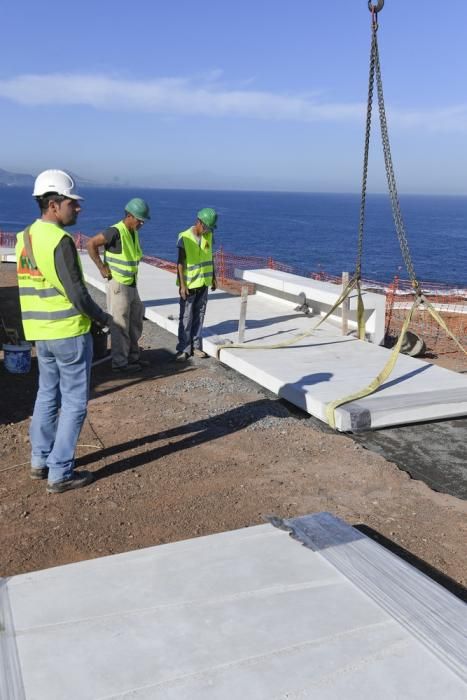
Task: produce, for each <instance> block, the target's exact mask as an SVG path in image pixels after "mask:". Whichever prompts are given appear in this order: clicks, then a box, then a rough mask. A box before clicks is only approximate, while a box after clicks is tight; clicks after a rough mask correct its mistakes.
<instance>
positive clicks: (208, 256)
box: [175, 208, 217, 362]
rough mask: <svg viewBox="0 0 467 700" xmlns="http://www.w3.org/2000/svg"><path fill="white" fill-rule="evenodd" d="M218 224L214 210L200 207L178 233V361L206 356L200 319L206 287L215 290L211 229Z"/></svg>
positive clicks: (206, 294)
mask: <svg viewBox="0 0 467 700" xmlns="http://www.w3.org/2000/svg"><path fill="white" fill-rule="evenodd" d="M216 224H217V214H216V212H215V210H214V209H210V208H205V209H201V210H200V211H199V212H198V214H197V219H196V223H195V224H194V225H193V226H190V228H189V229H187V230H186V231H182V232H181V233H180V234H179V236H178V241H177V248H178V261H177V284H178V285H179V295H180V319H179V324H178V344H177V355H176V357H175V359H176V361H177V362H186V360H188V358H189V357H190V356H191V355H195V356H196V357H207V353H205V352H204V350H203V339H202V332H203V322H204V314H205V312H206V304H207V301H208V289H209V286H210V287H211V289H212V291H214V290H215V289H216V286H217V285H216V275H215V270H214V260H213V250H212V245H213V231H214V229H215V228H216Z"/></svg>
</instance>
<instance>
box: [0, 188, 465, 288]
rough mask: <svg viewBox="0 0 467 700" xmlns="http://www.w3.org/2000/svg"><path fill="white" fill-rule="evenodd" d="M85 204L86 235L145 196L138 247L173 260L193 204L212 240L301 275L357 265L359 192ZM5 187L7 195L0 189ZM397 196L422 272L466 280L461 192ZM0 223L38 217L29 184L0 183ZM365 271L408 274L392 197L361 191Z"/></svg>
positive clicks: (150, 195) (88, 198) (441, 279)
mask: <svg viewBox="0 0 467 700" xmlns="http://www.w3.org/2000/svg"><path fill="white" fill-rule="evenodd" d="M80 190H81V192H82V194H83V196H84V198H85V199H84V202H83V210H82V212H81V213H80V216H79V219H78V222H77V224H76V226H74V227H73V229H70V231H72V232H78V231H79V232H82V233H84V234H86V235H88V236H92V235H95V234H96V233H97V232H99V231H101V230H103V229H105V228H107V227H109V226H111V225H113V224H114V223H116V222H117V221H118V220H120V219H121V217H122V215H123V209H124V206H125V204H126V202H127V201H128V199H131V197H134V196H141V197H143V198H146V199H147V200H148V203H149V205H150V207H151V210H152V218H151V220H150V221H148V222H147V223H146V224H145V226H144V227H143V229H142V231H141V241H142V246H143V251H144V253H145V254H147V255H153V256H156V257H160V258H165V259H167V260H175V257H176V239H177V235H178V233H179V232H180V231H182V230H184V229H186V228H188V227H189V226H190V225H191V224H192V223H193V222H194V220H195V218H196V212H197V211H198V210H199V209H200V208H202V207H204V206H212V207H214V208H215V209H216V210H217V211H218V213H219V226H218V229H217V230H216V236H215V242H216V246H217V247H219V246H222V247H223V248H224V249H225V250H226V251H228V252H230V253H233V254H236V255H240V256H245V257H248V256H257V257H263V258H268V257H271V258H273V259H275V260H277V261H280V262H282V263H285V264H288V265H291V266H293V267H294V268H295V269H296V270H297V273H298V274H309V273H310V272H318V271H325V272H327V273H329V274H333V275H340V274H341V273H342V272H343V271H349V272H351V271H352V270H353V269H354V267H355V258H356V249H357V235H358V224H359V212H360V194H359V193H356V192H346V193H333V192H326V193H323V192H284V191H280V192H279V191H262V190H223V189H220V190H217V189H216V190H213V189H191V188H179V189H173V188H160V187H151V188H143V187H125V186H120V185H116V186H110V187H105V186H98V187H95V186H91V187H90V186H83V187H80ZM6 192H8V193H9V196H8V197H4V196H3V197H2V194H5V193H6ZM399 199H400V205H401V211H402V217H403V221H404V226H405V231H406V235H407V240H408V242H409V248H410V250H411V254H412V259H413V264H414V267H415V272H416V274H417V276H418V278H419V280H420V281H424V282H431V283H440V284H449V285H456V286H461V287H464V286H467V195H465V196H464V195H445V194H441V195H430V194H401V195H400V198H399ZM0 202H1V206H0V230H2V231H12V232H15V231H20V230H21V229H22V228H24V227H25V226H26V225H27V224H29V223H31V221H33V220H34V219H35V218H37V216H38V208H37V204H36V202H35V201H34V198H33V197H32V195H31V188H29V187H24V186H7V187H2V188H1V189H0ZM362 275H363V277H365V278H369V279H374V280H377V281H381V282H390V281H391V280H392V279H393V278H394V276H396V275H397V276H400V277H401V278H403V279H406V278H407V276H408V275H407V273H406V271H405V267H404V262H403V259H402V255H401V253H400V249H399V243H398V240H397V235H396V231H395V227H394V222H393V217H392V211H391V204H390V200H389V196H388V195H387V194H384V193H369V194H368V195H367V202H366V212H365V238H364V256H363V266H362Z"/></svg>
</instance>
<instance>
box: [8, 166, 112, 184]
mask: <svg viewBox="0 0 467 700" xmlns="http://www.w3.org/2000/svg"><path fill="white" fill-rule="evenodd" d="M68 172H69V173H70V175H71V177H72V178H73V180H74V181H75V183H76V185H78V186H79V185H81V187H101V185H100V183H98V182H94V181H93V180H88V179H87V178H84V177H80V176H79V175H76V173H72V172H71V171H68ZM34 180H35V177H34V176H33V175H27V174H23V173H12V172H10V171H9V170H3V168H0V187H32V186H33V185H34Z"/></svg>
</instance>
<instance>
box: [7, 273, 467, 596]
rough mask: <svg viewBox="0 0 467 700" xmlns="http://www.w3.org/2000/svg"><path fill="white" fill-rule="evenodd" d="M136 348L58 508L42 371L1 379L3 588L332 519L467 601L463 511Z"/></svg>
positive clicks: (106, 386) (255, 396)
mask: <svg viewBox="0 0 467 700" xmlns="http://www.w3.org/2000/svg"><path fill="white" fill-rule="evenodd" d="M9 267H10V266H8V265H2V266H0V287H1V290H2V295H1V297H0V299H1V301H0V307H1V313H2V315H5V316H6V317H7V319H8V323H9V325H11V324H13V323H15V318H16V322H17V314H18V310H17V292H16V290H15V289H14V285H15V275H14V269H13V270H12V269H8V268H9ZM93 294H94V295H95V296H96V298H100V299H102V298H103V297H102V296H100V295H99V293H97V292H93ZM15 304H16V306H15ZM15 314H16V317H15ZM142 347H143V353H144V356H145V357H146V358H147V359H148V360H149V361H150V363H151V365H150V367H148V368H145V370H144V371H143V372H142V373H141V374H139V375H132V376H128V377H125V376H123V375H114V374H112V372H111V370H110V363H109V362H104V363H102V364H99V365H98V366H96V367H95V368H94V370H93V378H92V394H91V400H90V402H89V412H88V418H87V420H86V423H85V426H84V429H83V432H82V434H81V437H80V441H79V445H80V446H79V447H78V452H77V454H78V459H77V468H78V469H80V468H86V469H90V470H91V471H93V472H94V475H95V479H96V481H95V483H94V484H92V485H90V486H89V487H87V488H86V489H80V490H79V491H75V492H69V493H65V494H62V495H50V494H47V493H46V491H45V485H44V483H43V482H36V481H31V480H30V478H29V472H28V465H29V445H28V425H29V417H30V415H31V411H32V406H33V402H34V398H35V393H36V390H37V367H36V364H35V361H34V362H33V367H32V370H31V373H30V374H29V375H11V374H8V373H7V372H5V370H4V369H3V367H1V368H0V383H1V387H2V398H3V403H2V405H1V408H0V532H1V538H2V547H1V549H0V575H3V576H11V575H14V574H17V573H20V572H25V571H31V570H36V569H41V568H46V567H50V566H56V565H59V564H65V563H68V562H72V561H78V560H82V559H88V558H93V557H99V556H103V555H105V554H113V553H116V552H123V551H128V550H132V549H137V548H141V547H147V546H152V545H156V544H160V543H163V542H171V541H176V540H181V539H187V538H191V537H196V536H198V535H207V534H211V533H214V532H220V531H225V530H232V529H236V528H242V527H248V526H250V525H254V524H258V523H262V522H264V517H265V516H266V515H268V514H275V515H277V516H279V517H283V518H284V517H294V516H298V515H303V514H306V513H313V512H319V511H329V512H332V513H334V514H335V515H337V516H339V517H341V518H343V519H344V520H346V521H347V522H348V523H350V524H352V525H355V526H358V527H359V528H360V529H362V531H364V532H366V533H367V534H369V535H370V536H372V537H374V538H375V539H376V540H378V541H379V542H381V543H384V544H385V545H386V546H388V547H390V548H391V549H393V551H396V552H397V553H398V554H400V555H401V556H403V557H405V558H406V559H408V560H409V561H411V562H412V563H413V564H415V565H416V566H418V567H419V568H421V569H422V570H424V571H425V572H426V573H428V574H429V575H432V576H433V577H434V578H436V579H437V580H439V581H440V582H441V583H443V584H444V585H446V586H448V587H449V588H450V589H451V590H452V591H453V592H455V593H456V594H458V595H463V594H464V591H463V588H462V586H463V585H465V584H466V582H467V562H466V558H465V541H466V535H467V518H466V515H467V504H466V503H465V502H464V501H462V500H460V499H458V498H455V497H452V496H449V495H445V494H441V493H436V492H434V491H432V490H431V489H430V488H429V487H428V486H427V485H425V484H424V483H422V482H421V481H417V480H415V479H411V478H410V477H409V476H408V474H406V473H405V472H404V471H401V470H400V469H399V468H398V467H397V466H396V465H395V464H394V463H391V462H389V461H387V460H386V459H384V457H383V456H381V455H379V454H375V453H373V452H371V451H369V450H367V449H365V448H364V445H361V444H359V443H358V442H356V441H354V440H353V439H350V438H349V437H347V436H345V435H341V434H336V433H334V432H332V431H330V430H329V428H327V427H326V426H324V425H323V424H321V423H318V422H317V421H315V420H314V419H310V418H309V417H308V416H306V414H304V413H302V412H300V411H298V410H296V409H294V408H293V407H291V406H289V405H287V404H286V403H284V402H283V401H280V400H278V399H277V398H276V397H275V396H272V395H271V394H269V393H268V392H266V391H265V390H264V389H262V388H261V387H259V386H257V385H255V384H254V383H253V382H251V381H250V380H248V379H246V378H243V377H241V376H240V375H238V374H236V373H235V372H233V371H232V370H230V369H228V368H227V367H225V366H223V365H222V364H220V363H219V362H217V361H216V360H214V359H211V358H209V359H206V360H200V359H192V360H190V361H189V362H188V363H187V364H186V365H182V366H180V364H179V363H176V362H174V355H175V338H174V337H173V336H171V335H169V334H168V333H167V332H165V331H163V330H161V329H160V328H158V327H157V326H155V325H153V324H151V323H149V322H145V324H144V334H143V338H142Z"/></svg>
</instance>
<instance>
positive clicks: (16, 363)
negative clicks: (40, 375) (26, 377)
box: [3, 342, 32, 374]
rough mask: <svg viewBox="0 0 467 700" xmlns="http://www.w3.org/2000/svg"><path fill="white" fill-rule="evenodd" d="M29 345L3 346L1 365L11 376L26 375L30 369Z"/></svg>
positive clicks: (5, 344)
mask: <svg viewBox="0 0 467 700" xmlns="http://www.w3.org/2000/svg"><path fill="white" fill-rule="evenodd" d="M31 347H32V346H31V343H26V342H21V343H19V344H18V345H9V344H8V343H4V345H3V364H4V365H5V369H6V370H8V372H11V373H12V374H26V373H27V372H29V370H30V369H31Z"/></svg>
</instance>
